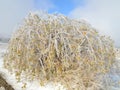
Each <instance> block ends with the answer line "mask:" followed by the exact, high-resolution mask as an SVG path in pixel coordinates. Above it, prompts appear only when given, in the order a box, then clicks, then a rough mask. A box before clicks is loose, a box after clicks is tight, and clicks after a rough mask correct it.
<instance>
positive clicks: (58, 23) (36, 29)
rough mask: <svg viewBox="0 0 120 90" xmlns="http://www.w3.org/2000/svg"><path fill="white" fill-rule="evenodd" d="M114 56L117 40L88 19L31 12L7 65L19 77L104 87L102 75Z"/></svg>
mask: <svg viewBox="0 0 120 90" xmlns="http://www.w3.org/2000/svg"><path fill="white" fill-rule="evenodd" d="M114 60H115V55H114V48H113V41H112V40H111V39H110V38H108V37H105V36H100V35H99V34H98V32H97V31H96V30H95V29H94V28H93V27H92V26H91V25H89V24H88V23H86V22H85V21H77V20H74V19H70V18H68V17H65V16H63V15H60V14H47V13H42V14H36V13H30V14H29V15H28V17H27V18H25V20H24V23H23V24H22V25H21V26H20V27H19V28H18V30H17V31H16V32H15V33H14V34H13V36H12V38H11V40H10V42H9V46H8V49H7V52H6V55H5V58H4V67H5V68H7V69H8V70H9V71H10V72H12V73H15V74H16V78H17V80H18V81H22V79H25V80H28V81H31V80H38V82H40V85H45V84H47V83H49V82H51V83H60V84H61V85H63V86H64V87H65V88H66V89H68V90H86V89H88V90H99V89H100V90H101V89H104V85H103V79H102V78H103V77H105V74H106V73H108V72H109V71H110V67H111V66H112V64H113V63H114Z"/></svg>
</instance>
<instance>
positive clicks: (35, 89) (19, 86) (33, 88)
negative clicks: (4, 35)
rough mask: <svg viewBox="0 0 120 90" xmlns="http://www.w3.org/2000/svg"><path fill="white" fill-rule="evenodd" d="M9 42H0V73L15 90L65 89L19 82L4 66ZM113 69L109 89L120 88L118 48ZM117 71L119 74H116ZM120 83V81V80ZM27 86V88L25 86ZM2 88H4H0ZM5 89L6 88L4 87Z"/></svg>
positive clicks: (115, 89)
mask: <svg viewBox="0 0 120 90" xmlns="http://www.w3.org/2000/svg"><path fill="white" fill-rule="evenodd" d="M6 48H7V44H5V43H0V74H1V75H2V76H3V77H4V78H5V79H6V81H7V82H8V83H9V84H11V85H12V87H13V88H14V89H15V90H64V89H63V88H62V86H60V85H54V86H53V85H51V84H48V85H46V86H40V84H39V83H38V82H37V81H33V82H25V81H23V82H19V83H18V82H17V81H16V79H15V76H14V75H11V74H10V73H9V72H8V71H7V70H6V69H4V68H3V55H4V53H5V51H6ZM112 70H113V71H111V73H110V75H109V76H110V77H111V78H112V80H113V81H114V85H113V86H109V85H108V86H109V90H120V85H118V83H116V82H118V81H119V80H120V50H117V56H116V62H115V64H114V66H113V68H112ZM116 73H117V74H116ZM119 84H120V82H119ZM24 87H26V88H24ZM0 90H2V88H0ZM3 90H4V89H3Z"/></svg>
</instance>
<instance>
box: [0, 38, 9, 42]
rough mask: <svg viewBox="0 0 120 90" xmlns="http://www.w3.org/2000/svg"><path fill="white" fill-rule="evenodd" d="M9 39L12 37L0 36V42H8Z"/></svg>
mask: <svg viewBox="0 0 120 90" xmlns="http://www.w3.org/2000/svg"><path fill="white" fill-rule="evenodd" d="M9 40H10V38H1V37H0V42H3V43H8V41H9Z"/></svg>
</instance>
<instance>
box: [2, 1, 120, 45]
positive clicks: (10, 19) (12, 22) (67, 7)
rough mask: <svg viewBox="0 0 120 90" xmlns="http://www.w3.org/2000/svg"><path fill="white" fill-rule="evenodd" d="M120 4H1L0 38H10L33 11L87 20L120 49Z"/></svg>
mask: <svg viewBox="0 0 120 90" xmlns="http://www.w3.org/2000/svg"><path fill="white" fill-rule="evenodd" d="M119 8H120V0H0V35H3V36H4V35H11V34H12V32H14V30H15V28H16V27H17V26H18V25H19V24H20V23H21V22H22V20H23V18H24V17H25V16H26V15H27V14H28V12H30V11H36V10H44V11H48V12H49V13H53V12H58V13H62V14H64V15H66V16H69V17H72V18H77V19H85V20H86V21H88V22H89V23H90V24H91V25H92V26H94V27H95V28H97V29H98V30H99V32H100V33H101V34H105V35H108V36H111V38H112V39H113V40H115V44H116V46H120V40H119V39H120V35H119V34H120V10H119Z"/></svg>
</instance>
